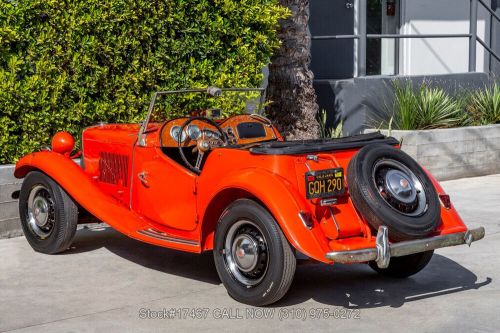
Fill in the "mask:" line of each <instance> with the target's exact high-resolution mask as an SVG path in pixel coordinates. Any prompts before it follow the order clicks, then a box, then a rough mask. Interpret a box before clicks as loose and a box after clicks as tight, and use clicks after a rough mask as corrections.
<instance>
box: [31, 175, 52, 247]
mask: <svg viewBox="0 0 500 333" xmlns="http://www.w3.org/2000/svg"><path fill="white" fill-rule="evenodd" d="M27 213H28V214H27V218H28V227H29V228H30V229H31V231H33V233H34V234H35V235H36V236H38V237H39V238H40V239H44V238H47V237H48V236H49V235H50V234H51V232H52V230H53V228H54V223H55V212H54V202H53V200H52V197H51V195H50V193H49V191H48V190H47V188H46V187H45V186H43V185H36V186H34V187H33V188H32V189H31V191H30V195H29V197H28V212H27Z"/></svg>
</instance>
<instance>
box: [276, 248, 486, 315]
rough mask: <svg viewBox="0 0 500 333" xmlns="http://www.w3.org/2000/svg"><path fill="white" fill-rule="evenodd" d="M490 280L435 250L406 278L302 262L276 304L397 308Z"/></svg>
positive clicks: (366, 269)
mask: <svg viewBox="0 0 500 333" xmlns="http://www.w3.org/2000/svg"><path fill="white" fill-rule="evenodd" d="M491 282H492V279H491V278H490V277H487V278H486V279H485V280H484V281H478V277H477V276H476V275H475V274H474V273H473V272H471V271H470V270H468V269H467V268H465V267H463V266H461V265H460V264H458V263H457V262H455V261H453V260H451V259H449V258H447V257H444V256H442V255H439V254H436V253H435V254H434V256H433V257H432V259H431V261H430V263H429V264H428V266H427V267H426V268H424V269H423V270H422V271H421V272H419V273H417V274H415V275H413V276H411V277H409V278H406V279H397V278H390V277H386V276H382V275H380V274H378V273H376V272H375V271H373V270H372V269H371V268H370V267H369V266H368V265H332V266H330V265H326V264H317V265H305V266H297V271H296V274H295V279H294V282H293V284H292V287H291V288H290V290H289V292H288V294H287V296H286V297H285V298H283V299H282V300H281V301H280V302H279V303H276V306H289V305H296V304H301V303H303V302H305V301H307V300H310V299H313V300H315V301H317V302H318V303H321V304H325V305H330V306H339V307H345V308H352V309H367V308H375V307H382V306H390V307H394V308H398V307H401V306H403V305H404V304H405V303H407V302H412V301H418V300H422V299H428V298H432V297H439V296H443V295H447V294H453V293H457V292H463V291H466V290H470V289H479V288H481V287H483V286H485V285H488V284H490V283H491Z"/></svg>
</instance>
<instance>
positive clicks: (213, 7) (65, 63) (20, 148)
mask: <svg viewBox="0 0 500 333" xmlns="http://www.w3.org/2000/svg"><path fill="white" fill-rule="evenodd" d="M287 13H288V12H287V10H286V9H284V8H282V7H280V6H279V5H278V1H277V0H241V1H236V0H164V1H153V0H128V1H127V0H106V1H103V0H71V1H67V0H64V1H63V0H11V1H2V2H1V3H0V163H7V162H14V161H16V160H17V159H18V158H19V157H21V156H22V155H23V154H25V153H28V152H30V151H33V150H36V149H38V148H39V147H40V146H41V145H43V144H48V143H49V141H50V137H51V136H52V135H53V134H54V133H55V132H56V131H59V130H67V131H69V132H71V133H72V134H74V135H77V136H78V135H79V133H80V132H81V130H82V128H84V127H85V126H88V125H91V124H93V123H96V122H98V121H106V122H137V121H139V120H140V119H142V117H143V116H144V113H145V111H146V109H147V106H148V102H149V99H150V97H151V95H152V92H153V91H155V90H164V89H178V88H184V87H205V86H207V85H217V86H222V87H227V86H239V87H246V86H258V85H259V84H260V83H261V81H262V78H263V77H262V73H261V69H262V67H263V66H265V65H266V64H267V63H268V61H269V59H270V56H271V55H272V52H273V51H274V49H275V48H276V47H278V45H279V41H278V40H277V38H276V35H275V29H276V27H277V24H278V20H279V19H280V18H282V17H285V16H286V15H287ZM239 111H240V110H236V109H235V110H232V112H239Z"/></svg>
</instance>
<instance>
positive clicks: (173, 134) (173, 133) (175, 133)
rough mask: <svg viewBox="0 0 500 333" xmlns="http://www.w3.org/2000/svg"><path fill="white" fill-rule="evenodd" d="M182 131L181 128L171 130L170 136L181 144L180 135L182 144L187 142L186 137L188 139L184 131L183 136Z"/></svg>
mask: <svg viewBox="0 0 500 333" xmlns="http://www.w3.org/2000/svg"><path fill="white" fill-rule="evenodd" d="M180 131H181V127H180V126H174V127H172V128H171V129H170V136H171V137H172V139H174V140H175V142H179V135H180V139H181V140H180V141H181V142H184V141H186V137H187V135H186V132H184V131H182V134H181V133H180Z"/></svg>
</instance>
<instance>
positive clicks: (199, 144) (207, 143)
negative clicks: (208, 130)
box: [177, 117, 228, 174]
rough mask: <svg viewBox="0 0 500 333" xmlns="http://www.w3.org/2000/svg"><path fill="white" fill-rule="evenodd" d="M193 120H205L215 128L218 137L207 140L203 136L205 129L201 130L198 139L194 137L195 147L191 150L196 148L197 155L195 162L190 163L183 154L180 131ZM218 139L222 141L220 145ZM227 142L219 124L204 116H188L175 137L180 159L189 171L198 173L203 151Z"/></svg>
mask: <svg viewBox="0 0 500 333" xmlns="http://www.w3.org/2000/svg"><path fill="white" fill-rule="evenodd" d="M195 120H199V121H202V122H205V123H207V124H209V125H211V126H213V127H215V128H216V129H217V131H218V132H219V133H220V138H214V139H212V140H207V139H206V138H205V131H204V130H202V131H201V136H200V137H199V138H198V139H196V147H195V148H194V149H193V152H194V150H198V156H197V157H196V164H195V165H192V164H191V162H189V161H188V159H187V158H186V155H185V154H184V151H183V150H182V146H181V144H182V142H181V139H182V133H183V132H184V129H185V128H186V127H187V126H188V125H189V124H191V123H192V122H193V121H195ZM191 140H192V139H191ZM220 141H222V145H221V144H218V143H219V142H220ZM227 142H228V138H227V134H226V133H225V132H224V131H223V130H222V128H221V127H220V126H219V124H217V123H216V122H215V121H213V120H211V119H209V118H206V117H189V119H188V120H186V122H185V123H184V124H183V125H182V126H181V129H180V130H179V135H178V137H177V148H179V153H180V155H181V158H182V161H184V163H185V164H186V166H187V167H188V169H190V170H191V171H193V172H194V173H196V174H200V172H201V169H200V168H201V162H202V161H203V156H204V155H205V153H206V152H208V151H209V150H210V149H212V148H214V147H220V146H225V145H227Z"/></svg>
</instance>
